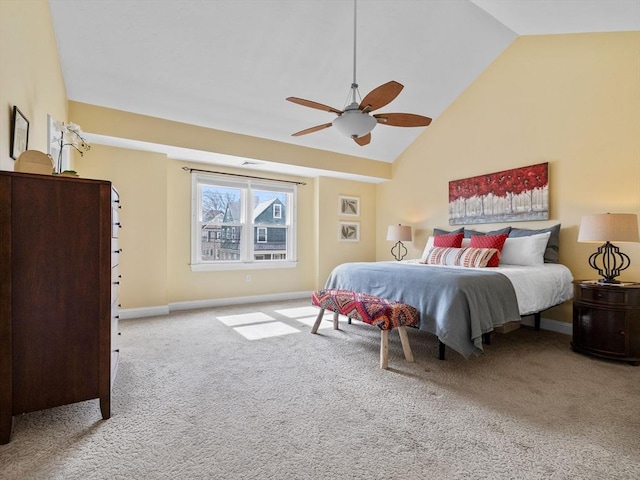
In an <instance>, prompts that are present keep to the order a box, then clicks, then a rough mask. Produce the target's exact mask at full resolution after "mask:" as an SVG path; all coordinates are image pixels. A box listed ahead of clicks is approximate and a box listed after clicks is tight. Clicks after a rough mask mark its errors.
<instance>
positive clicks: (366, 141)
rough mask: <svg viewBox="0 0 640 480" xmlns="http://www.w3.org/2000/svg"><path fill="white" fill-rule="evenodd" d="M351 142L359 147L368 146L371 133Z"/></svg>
mask: <svg viewBox="0 0 640 480" xmlns="http://www.w3.org/2000/svg"><path fill="white" fill-rule="evenodd" d="M353 141H354V142H356V143H357V144H358V145H360V146H361V147H364V146H365V145H369V142H370V141H371V133H367V134H366V135H364V136H363V137H356V138H354V139H353Z"/></svg>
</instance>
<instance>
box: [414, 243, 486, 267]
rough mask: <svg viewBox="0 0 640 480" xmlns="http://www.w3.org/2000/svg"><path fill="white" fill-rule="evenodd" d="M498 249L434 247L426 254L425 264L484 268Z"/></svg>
mask: <svg viewBox="0 0 640 480" xmlns="http://www.w3.org/2000/svg"><path fill="white" fill-rule="evenodd" d="M496 253H498V250H496V249H495V248H471V247H469V248H447V247H434V248H432V249H431V251H430V252H429V254H428V255H427V257H426V259H425V261H424V263H425V264H427V265H447V266H454V267H480V268H484V267H486V266H487V263H488V262H489V260H490V259H491V257H493V256H494V255H495V254H496Z"/></svg>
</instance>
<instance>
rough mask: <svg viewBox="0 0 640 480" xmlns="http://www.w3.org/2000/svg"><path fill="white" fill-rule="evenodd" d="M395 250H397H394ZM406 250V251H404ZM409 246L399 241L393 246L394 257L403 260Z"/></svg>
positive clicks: (392, 253)
mask: <svg viewBox="0 0 640 480" xmlns="http://www.w3.org/2000/svg"><path fill="white" fill-rule="evenodd" d="M394 250H395V252H394ZM403 250H404V252H403ZM407 253H408V251H407V247H405V246H404V245H403V244H402V242H400V241H398V243H396V244H395V245H394V246H393V247H391V255H393V257H394V258H395V259H396V260H397V261H400V260H402V259H403V258H404V257H406V256H407Z"/></svg>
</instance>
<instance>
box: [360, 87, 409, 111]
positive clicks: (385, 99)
mask: <svg viewBox="0 0 640 480" xmlns="http://www.w3.org/2000/svg"><path fill="white" fill-rule="evenodd" d="M403 88H404V85H402V84H401V83H398V82H395V81H393V80H391V81H390V82H387V83H385V84H383V85H380V86H379V87H377V88H374V89H373V90H371V91H370V92H369V93H368V94H367V95H366V96H365V97H364V98H363V99H362V102H360V106H359V107H358V108H359V109H360V110H364V109H367V111H368V112H372V111H373V110H377V109H378V108H382V107H384V106H385V105H386V104H388V103H391V102H392V101H393V99H394V98H396V97H397V96H398V94H399V93H400V92H401V91H402V89H403Z"/></svg>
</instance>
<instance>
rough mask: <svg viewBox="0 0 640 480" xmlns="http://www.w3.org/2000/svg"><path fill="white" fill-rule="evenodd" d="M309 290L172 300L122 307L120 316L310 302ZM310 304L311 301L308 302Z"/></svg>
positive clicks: (133, 316) (135, 316)
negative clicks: (253, 304)
mask: <svg viewBox="0 0 640 480" xmlns="http://www.w3.org/2000/svg"><path fill="white" fill-rule="evenodd" d="M312 293H313V292H312V291H311V290H309V291H305V292H288V293H274V294H269V295H253V296H250V297H229V298H212V299H208V300H193V301H188V302H173V303H170V304H169V305H161V306H156V307H142V308H122V309H120V313H119V314H120V318H121V319H127V318H142V317H154V316H156V315H168V314H169V313H171V312H173V311H177V310H195V309H198V308H212V307H226V306H229V305H243V304H248V303H263V302H282V301H286V300H299V299H302V298H308V299H309V302H311V294H312ZM309 304H311V303H309Z"/></svg>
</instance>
